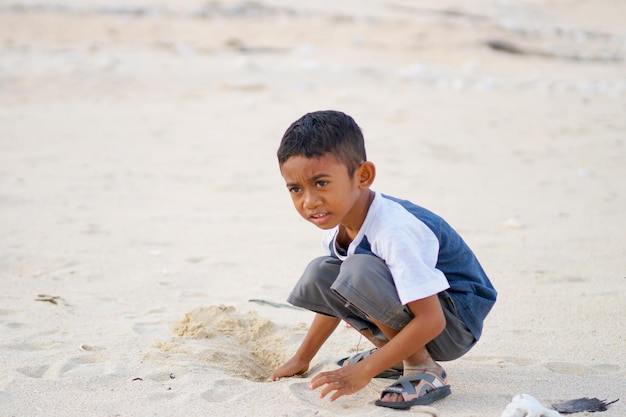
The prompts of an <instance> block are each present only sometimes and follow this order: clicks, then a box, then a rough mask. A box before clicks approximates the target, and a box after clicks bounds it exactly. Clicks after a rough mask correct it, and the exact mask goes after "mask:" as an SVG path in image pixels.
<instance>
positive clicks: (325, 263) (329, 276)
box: [299, 256, 341, 288]
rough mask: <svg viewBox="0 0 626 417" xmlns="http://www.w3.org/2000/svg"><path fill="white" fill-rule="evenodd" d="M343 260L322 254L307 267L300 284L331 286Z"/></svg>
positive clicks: (306, 285)
mask: <svg viewBox="0 0 626 417" xmlns="http://www.w3.org/2000/svg"><path fill="white" fill-rule="evenodd" d="M340 265H341V262H340V261H339V260H338V259H336V258H333V257H331V256H321V257H319V258H315V259H313V260H312V261H311V262H310V263H309V264H308V265H307V267H306V268H305V270H304V272H303V273H302V277H301V278H300V281H299V282H300V285H302V286H304V287H320V286H321V287H327V288H330V286H331V285H332V283H333V281H334V280H335V278H336V277H337V274H338V273H339V267H340Z"/></svg>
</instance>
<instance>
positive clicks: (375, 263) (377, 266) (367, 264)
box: [341, 254, 391, 286]
mask: <svg viewBox="0 0 626 417" xmlns="http://www.w3.org/2000/svg"><path fill="white" fill-rule="evenodd" d="M341 275H342V278H343V279H347V280H348V281H350V282H351V283H352V285H359V286H360V285H368V284H367V283H368V282H369V283H371V282H372V279H371V277H372V275H376V276H380V277H385V278H387V280H390V279H391V272H390V271H389V268H388V267H387V265H386V264H385V261H383V260H382V259H380V258H378V257H376V256H373V255H365V254H356V255H352V256H350V257H348V258H347V259H346V260H345V261H344V262H343V264H342V265H341Z"/></svg>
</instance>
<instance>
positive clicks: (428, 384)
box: [376, 371, 451, 410]
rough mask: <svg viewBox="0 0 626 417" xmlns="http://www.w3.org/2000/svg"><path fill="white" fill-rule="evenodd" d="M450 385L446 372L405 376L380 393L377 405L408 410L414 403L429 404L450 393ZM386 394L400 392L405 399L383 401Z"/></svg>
mask: <svg viewBox="0 0 626 417" xmlns="http://www.w3.org/2000/svg"><path fill="white" fill-rule="evenodd" d="M450 393H451V390H450V385H448V378H447V376H446V372H445V371H442V372H441V375H436V374H434V373H432V372H425V373H422V374H418V375H411V376H405V377H402V378H400V379H398V381H397V382H395V383H394V384H392V385H390V386H389V387H387V388H385V389H384V390H383V392H382V393H381V394H380V398H381V399H380V400H376V405H378V406H381V407H388V408H395V409H401V410H408V409H409V408H411V407H412V406H414V405H427V404H431V403H433V402H435V401H437V400H440V399H442V398H444V397H447V396H448V395H450ZM386 394H400V395H402V398H403V399H404V401H394V402H389V401H382V399H383V398H384V397H385V395H386Z"/></svg>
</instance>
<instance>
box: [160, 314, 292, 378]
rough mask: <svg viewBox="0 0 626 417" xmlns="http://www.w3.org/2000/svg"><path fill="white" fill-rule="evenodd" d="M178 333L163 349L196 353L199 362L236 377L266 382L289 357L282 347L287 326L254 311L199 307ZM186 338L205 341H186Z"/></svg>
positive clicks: (187, 318)
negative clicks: (245, 311) (243, 311)
mask: <svg viewBox="0 0 626 417" xmlns="http://www.w3.org/2000/svg"><path fill="white" fill-rule="evenodd" d="M174 333H175V335H176V337H174V338H173V339H172V341H170V342H168V343H163V344H160V345H159V348H161V349H162V350H164V351H166V352H169V353H186V354H192V355H193V356H194V358H195V360H196V361H200V362H203V363H208V364H209V365H210V367H212V368H215V369H219V370H221V371H223V372H225V373H227V374H229V375H232V376H237V377H242V378H246V379H249V380H253V381H263V380H265V379H267V377H268V376H269V375H270V373H271V372H272V371H273V370H274V369H276V368H277V367H278V366H280V365H281V364H282V363H283V362H284V361H285V360H286V355H285V353H283V350H282V346H283V345H284V340H285V338H284V335H286V334H288V331H287V329H281V328H280V327H279V326H277V325H276V324H274V323H273V322H271V321H270V320H267V319H264V318H261V317H259V316H258V315H257V314H256V313H255V312H253V311H250V312H248V313H242V312H239V311H237V310H236V309H235V307H232V306H224V305H219V306H209V307H202V308H197V309H195V310H192V311H190V312H188V313H186V314H185V317H184V319H183V320H182V321H181V322H180V323H177V324H176V325H175V326H174ZM186 339H195V340H199V341H201V343H200V344H198V343H195V344H186V343H185V340H186ZM191 345H193V347H194V348H195V349H194V348H191ZM190 349H191V350H190Z"/></svg>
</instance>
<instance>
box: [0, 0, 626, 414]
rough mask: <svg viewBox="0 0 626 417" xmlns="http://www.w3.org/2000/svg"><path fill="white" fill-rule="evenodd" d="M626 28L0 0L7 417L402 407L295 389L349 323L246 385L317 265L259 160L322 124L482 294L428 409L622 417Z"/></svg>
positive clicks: (562, 15) (266, 366)
mask: <svg viewBox="0 0 626 417" xmlns="http://www.w3.org/2000/svg"><path fill="white" fill-rule="evenodd" d="M624 16H626V6H625V5H624V4H623V3H622V2H618V1H609V0H598V1H594V2H575V1H571V0H570V1H568V0H549V1H543V2H540V1H532V0H527V1H487V0H470V1H467V2H461V3H458V2H435V1H424V2H409V1H380V2H374V1H356V0H349V1H343V2H330V1H317V2H288V1H286V0H274V1H259V2H254V3H246V2H240V3H238V2H232V1H222V2H203V1H196V0H186V1H165V0H155V1H150V2H148V1H143V2H142V1H135V2H133V1H125V2H114V3H112V4H111V2H105V1H90V2H79V1H77V0H49V1H46V0H42V1H27V0H21V1H0V282H1V284H2V291H1V292H0V327H1V331H0V415H1V416H76V415H89V416H151V415H154V416H200V415H202V416H206V415H211V416H260V417H269V416H298V417H304V416H355V417H356V416H359V417H360V416H391V415H396V414H397V412H395V411H391V410H386V409H383V408H380V407H376V406H375V405H374V404H373V401H374V400H375V399H377V398H378V395H379V392H380V390H381V389H382V388H383V387H385V386H386V385H387V383H388V382H387V381H386V380H373V381H372V383H371V384H370V385H368V386H367V387H366V388H365V389H363V390H362V391H360V392H359V393H357V394H355V395H352V396H349V397H342V398H341V399H339V400H337V401H336V402H333V403H330V402H329V401H328V400H326V399H320V398H318V393H317V392H315V391H311V390H310V389H309V388H308V382H309V380H310V378H311V377H312V376H313V375H315V374H316V373H317V372H319V371H322V370H328V369H334V368H335V367H336V365H335V362H336V361H337V360H338V359H340V358H342V357H345V356H347V355H349V354H351V353H352V352H356V351H359V350H363V349H366V348H368V347H369V345H368V344H367V342H366V341H364V340H363V339H361V338H360V337H359V336H358V334H357V333H356V332H354V331H353V330H352V329H350V328H347V327H344V326H340V328H339V329H338V330H337V332H336V333H335V334H333V336H332V337H331V339H330V341H329V343H327V344H326V345H325V346H324V347H323V348H322V350H321V351H320V352H319V354H318V356H317V357H316V358H315V359H314V360H313V362H312V364H311V365H312V366H311V370H310V372H309V373H307V374H306V375H304V376H303V377H298V378H285V379H282V380H280V381H277V382H271V383H270V382H265V381H264V379H265V378H266V377H267V375H269V373H270V372H271V370H272V369H273V368H274V367H276V366H277V364H280V363H281V362H282V361H283V360H285V359H286V358H288V357H289V356H290V355H291V354H292V353H293V352H294V351H295V349H296V348H297V346H298V344H299V342H300V340H301V339H302V337H303V335H304V334H305V332H306V329H307V326H308V324H309V323H310V321H311V319H312V314H311V313H309V312H306V311H302V310H296V309H292V308H289V307H287V306H285V305H284V303H285V299H286V297H287V294H288V293H289V291H290V289H291V287H292V286H293V284H294V282H295V280H296V279H297V278H298V277H299V274H300V273H301V271H302V270H303V268H304V266H305V265H306V264H307V262H308V261H309V260H310V259H312V258H313V257H315V256H317V255H318V254H320V253H321V248H320V231H319V230H317V229H315V227H314V226H312V225H310V224H308V223H306V222H305V221H304V220H302V219H300V218H299V217H298V215H297V213H296V212H295V210H294V209H293V208H292V206H291V202H290V199H289V196H288V194H287V192H286V190H285V188H284V184H283V182H282V178H281V177H280V174H279V172H278V168H277V164H276V160H275V151H276V147H277V145H278V141H279V139H280V137H281V135H282V133H283V132H284V130H285V129H286V127H287V126H288V125H289V123H291V122H292V121H293V120H295V119H296V118H298V117H300V116H301V115H302V114H303V113H305V112H308V111H312V110H319V109H337V110H342V111H345V112H347V113H349V114H351V115H352V116H353V117H354V118H355V119H356V120H357V122H358V123H359V124H360V125H361V127H362V128H363V131H364V134H365V137H366V143H367V147H368V156H369V159H370V160H371V161H373V162H374V163H375V164H376V166H377V169H378V177H377V179H376V182H375V184H374V189H375V190H377V191H381V192H385V193H387V194H391V195H395V196H398V197H403V198H407V199H411V200H413V201H414V202H416V203H418V204H421V205H423V206H425V207H427V208H429V209H431V210H433V211H435V212H437V213H439V214H440V215H442V216H443V217H444V218H446V219H447V220H448V221H449V222H450V223H451V224H452V225H453V226H454V227H455V228H457V229H458V230H459V232H460V233H461V234H462V235H463V237H464V238H465V239H466V240H467V242H468V243H469V244H470V246H471V247H472V248H473V249H474V250H475V252H476V254H477V255H478V257H479V259H480V260H481V262H482V264H483V266H484V267H485V269H486V270H487V272H488V274H489V275H490V277H491V278H492V281H493V283H494V285H495V286H496V288H497V289H498V291H499V300H498V302H497V304H496V306H495V308H494V310H493V311H492V313H491V315H490V316H489V317H488V320H487V322H486V325H485V332H484V336H483V338H482V339H481V341H480V342H479V344H478V345H477V346H476V347H475V348H474V349H473V350H472V351H471V352H470V353H469V354H467V355H466V356H465V357H463V358H461V359H459V360H457V361H453V362H448V363H445V364H444V365H445V367H446V369H447V371H448V373H449V375H450V382H451V385H452V391H453V395H451V396H449V397H447V398H445V399H444V400H442V401H439V402H437V403H435V404H433V407H434V409H435V411H436V412H437V413H438V414H439V415H440V416H448V417H457V416H499V415H500V414H501V412H502V411H503V410H504V409H505V407H506V406H507V404H508V403H509V402H510V401H511V400H512V398H513V397H514V396H515V395H517V394H521V393H526V394H529V395H532V396H533V397H535V398H536V399H537V400H538V401H540V402H541V403H542V404H544V405H546V406H549V405H550V404H551V403H553V402H559V401H564V400H568V399H573V398H579V397H585V396H588V397H598V398H601V399H605V398H606V399H608V400H614V399H617V398H621V401H619V402H617V403H615V404H613V405H612V406H610V407H609V410H608V411H606V412H605V413H603V414H602V415H603V416H606V417H610V416H623V415H625V414H626V405H625V403H626V395H625V394H626V362H625V358H626V339H625V337H626V331H625V329H626V327H625V324H624V323H626V302H625V300H626V270H625V268H624V267H625V263H624V260H625V259H626V238H625V236H626V214H625V213H626V187H625V186H624V180H625V179H626V164H625V161H626V118H625V117H624V115H625V114H626V26H624V25H623V20H624V19H623V18H624ZM250 300H260V301H250ZM423 411H424V410H423ZM424 412H425V411H424ZM413 414H420V412H419V411H418V410H413ZM422 414H423V413H422ZM398 415H399V414H398ZM423 415H428V414H423ZM580 415H583V414H580Z"/></svg>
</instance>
